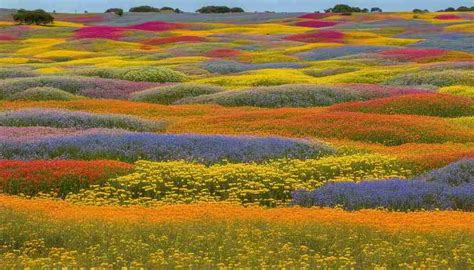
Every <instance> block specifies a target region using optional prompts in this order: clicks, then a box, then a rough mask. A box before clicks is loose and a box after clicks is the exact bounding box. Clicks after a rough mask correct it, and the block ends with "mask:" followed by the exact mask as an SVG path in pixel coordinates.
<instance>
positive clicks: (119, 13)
mask: <svg viewBox="0 0 474 270" xmlns="http://www.w3.org/2000/svg"><path fill="white" fill-rule="evenodd" d="M105 13H115V14H117V15H119V16H122V15H123V9H121V8H109V9H107V10H106V11H105Z"/></svg>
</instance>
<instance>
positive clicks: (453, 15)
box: [434, 14, 462, 20]
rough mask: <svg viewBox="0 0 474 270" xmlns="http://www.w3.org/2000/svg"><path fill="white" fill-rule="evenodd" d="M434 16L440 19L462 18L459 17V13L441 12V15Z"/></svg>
mask: <svg viewBox="0 0 474 270" xmlns="http://www.w3.org/2000/svg"><path fill="white" fill-rule="evenodd" d="M434 18H435V19H438V20H459V19H462V18H461V17H459V16H458V15H455V14H441V15H438V16H436V17H434Z"/></svg>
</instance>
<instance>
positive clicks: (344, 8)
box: [324, 4, 368, 13]
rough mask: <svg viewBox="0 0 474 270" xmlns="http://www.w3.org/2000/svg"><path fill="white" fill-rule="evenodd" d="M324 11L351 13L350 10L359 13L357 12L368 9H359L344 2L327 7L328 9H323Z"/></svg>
mask: <svg viewBox="0 0 474 270" xmlns="http://www.w3.org/2000/svg"><path fill="white" fill-rule="evenodd" d="M324 12H326V13H351V12H355V13H359V12H364V13H365V12H368V9H366V8H363V9H361V8H360V7H351V6H349V5H345V4H337V5H335V6H334V7H332V8H328V9H326V10H324Z"/></svg>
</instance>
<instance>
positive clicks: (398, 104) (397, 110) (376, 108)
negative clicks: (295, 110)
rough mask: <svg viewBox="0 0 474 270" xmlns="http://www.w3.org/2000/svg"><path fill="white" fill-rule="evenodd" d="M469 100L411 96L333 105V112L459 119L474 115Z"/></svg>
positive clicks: (444, 96)
mask: <svg viewBox="0 0 474 270" xmlns="http://www.w3.org/2000/svg"><path fill="white" fill-rule="evenodd" d="M473 108H474V101H472V99H470V98H466V97H459V96H451V95H445V94H413V95H403V96H394V97H387V98H380V99H374V100H369V101H362V102H349V103H342V104H337V105H333V106H331V107H330V110H333V111H351V112H366V113H377V114H415V115H429V116H440V117H461V116H469V115H472V114H473V113H474V109H473Z"/></svg>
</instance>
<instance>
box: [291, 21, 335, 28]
mask: <svg viewBox="0 0 474 270" xmlns="http://www.w3.org/2000/svg"><path fill="white" fill-rule="evenodd" d="M336 24H337V22H325V21H303V22H298V23H296V25H297V26H304V27H312V28H321V27H329V26H334V25H336Z"/></svg>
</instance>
